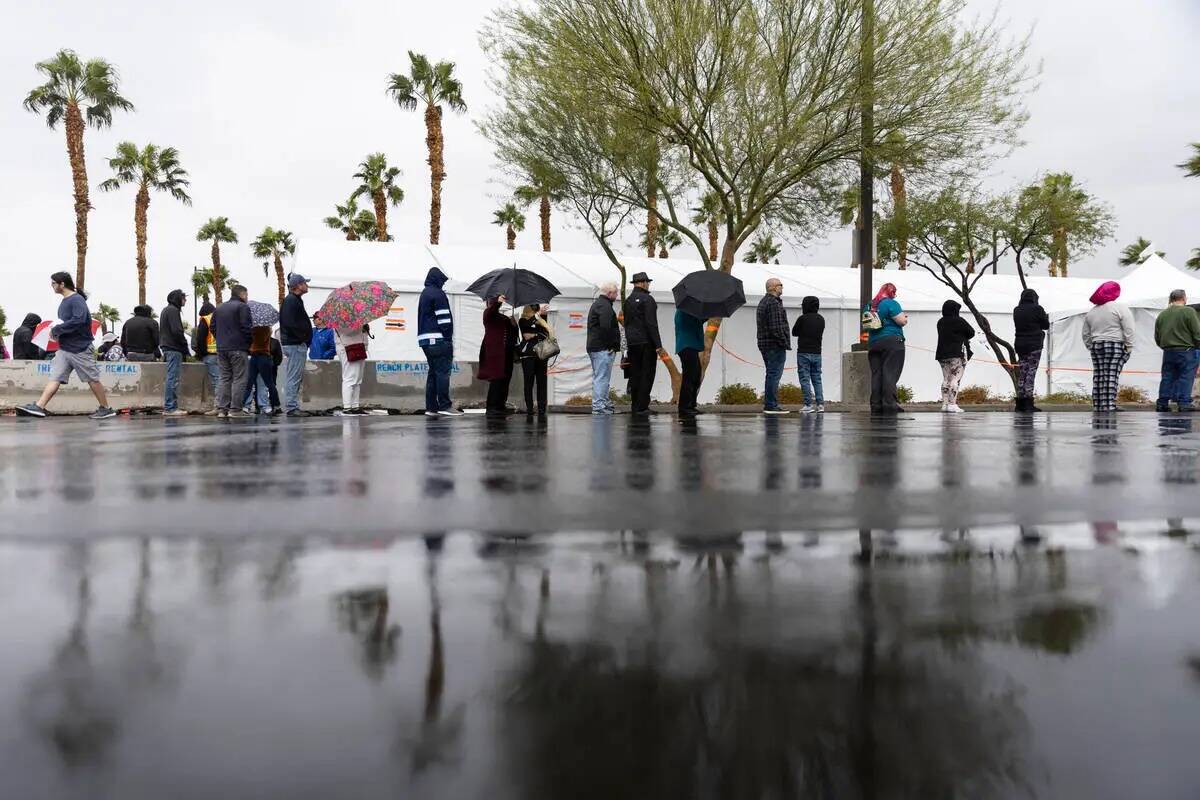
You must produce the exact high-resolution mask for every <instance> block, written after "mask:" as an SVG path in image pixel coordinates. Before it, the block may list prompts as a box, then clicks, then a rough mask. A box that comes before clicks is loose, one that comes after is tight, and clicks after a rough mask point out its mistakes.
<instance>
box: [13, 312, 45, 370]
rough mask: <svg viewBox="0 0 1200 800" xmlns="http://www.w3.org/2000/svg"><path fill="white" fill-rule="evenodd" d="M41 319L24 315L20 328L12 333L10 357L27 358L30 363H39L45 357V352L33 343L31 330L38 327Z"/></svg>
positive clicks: (33, 315) (34, 315)
mask: <svg viewBox="0 0 1200 800" xmlns="http://www.w3.org/2000/svg"><path fill="white" fill-rule="evenodd" d="M41 321H42V318H41V317H39V316H38V315H37V314H26V315H25V319H24V320H22V321H21V327H19V328H17V329H16V330H15V331H13V347H12V357H13V358H14V359H16V358H27V359H30V360H32V361H41V360H42V359H44V358H45V357H46V351H45V350H43V349H42V348H40V347H38V346H37V345H36V344H34V343H33V329H34V328H36V327H37V326H38V324H39V323H40V322H41Z"/></svg>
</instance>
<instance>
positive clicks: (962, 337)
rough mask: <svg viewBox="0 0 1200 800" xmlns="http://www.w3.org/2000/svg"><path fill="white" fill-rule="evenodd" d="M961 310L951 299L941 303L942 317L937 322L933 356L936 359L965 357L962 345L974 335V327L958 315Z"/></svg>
mask: <svg viewBox="0 0 1200 800" xmlns="http://www.w3.org/2000/svg"><path fill="white" fill-rule="evenodd" d="M961 310H962V306H960V305H959V304H958V303H956V302H954V301H953V300H947V301H946V302H944V303H942V318H941V319H939V320H938V324H937V334H938V338H937V352H936V353H934V356H933V357H934V358H936V359H937V360H938V361H946V360H948V359H951V358H966V352H965V351H964V347H965V346H966V344H967V342H968V341H970V340H971V339H972V338H973V337H974V336H975V329H974V328H972V327H971V323H969V322H967V321H966V320H965V319H963V318H962V317H961V316H960V315H959V312H960V311H961Z"/></svg>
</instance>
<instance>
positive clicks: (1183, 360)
mask: <svg viewBox="0 0 1200 800" xmlns="http://www.w3.org/2000/svg"><path fill="white" fill-rule="evenodd" d="M1196 356H1197V353H1196V351H1195V350H1163V357H1162V380H1161V381H1160V382H1159V384H1158V402H1157V403H1155V406H1156V407H1157V408H1158V410H1159V411H1169V410H1170V407H1171V401H1172V400H1174V401H1175V402H1176V403H1178V404H1179V408H1180V409H1187V408H1191V407H1192V381H1194V380H1195V379H1196V366H1197V365H1196Z"/></svg>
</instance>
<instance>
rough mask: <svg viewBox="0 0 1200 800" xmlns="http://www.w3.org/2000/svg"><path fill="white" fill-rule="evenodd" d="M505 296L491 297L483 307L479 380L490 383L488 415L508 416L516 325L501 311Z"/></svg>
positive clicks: (515, 343)
mask: <svg viewBox="0 0 1200 800" xmlns="http://www.w3.org/2000/svg"><path fill="white" fill-rule="evenodd" d="M503 304H504V295H500V296H499V297H493V298H490V299H489V300H488V301H487V306H486V307H485V308H484V309H483V341H482V342H480V344H479V380H481V381H487V382H488V394H487V414H488V416H489V417H502V416H507V415H508V386H509V383H510V382H511V381H512V373H513V356H514V355H515V352H516V345H517V326H516V324H515V323H514V322H513V320H512V318H511V317H509V316H508V315H507V314H505V313H503V312H502V311H501V310H500V307H501V306H502V305H503Z"/></svg>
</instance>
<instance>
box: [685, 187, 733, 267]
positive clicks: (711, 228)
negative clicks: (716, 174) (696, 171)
mask: <svg viewBox="0 0 1200 800" xmlns="http://www.w3.org/2000/svg"><path fill="white" fill-rule="evenodd" d="M692 211H694V212H695V213H694V214H692V224H693V225H703V226H705V227H706V228H707V229H708V257H709V260H711V261H716V260H717V231H718V227H719V226H720V225H722V224H724V222H725V210H724V209H723V208H722V207H721V195H719V194H717V193H716V192H714V191H708V192H705V193H704V196H703V197H701V198H700V205H699V206H698V207H696V208H693V209H692Z"/></svg>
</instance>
